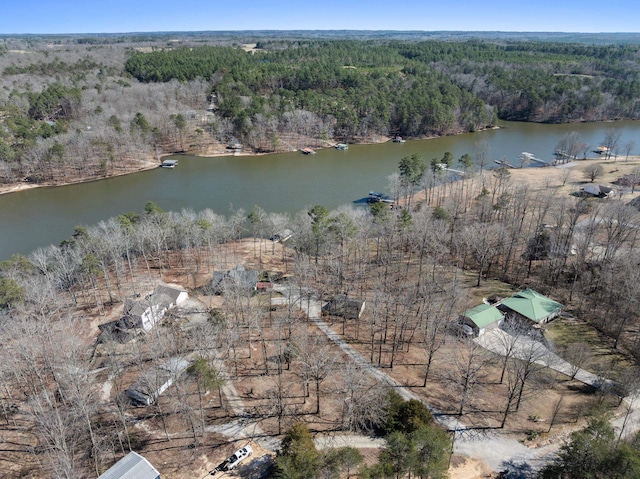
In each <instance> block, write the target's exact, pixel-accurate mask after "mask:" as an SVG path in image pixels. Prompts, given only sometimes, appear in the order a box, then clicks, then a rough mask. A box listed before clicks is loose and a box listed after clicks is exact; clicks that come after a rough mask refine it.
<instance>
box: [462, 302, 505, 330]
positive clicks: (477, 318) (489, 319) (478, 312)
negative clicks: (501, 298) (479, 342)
mask: <svg viewBox="0 0 640 479" xmlns="http://www.w3.org/2000/svg"><path fill="white" fill-rule="evenodd" d="M460 316H461V318H460V319H461V321H462V322H463V323H464V324H468V325H469V326H470V327H471V328H472V329H473V331H474V333H475V334H476V336H480V335H482V334H484V333H486V332H487V331H489V330H491V329H494V328H497V327H498V326H500V323H501V322H502V320H503V319H504V316H503V315H502V313H501V312H500V310H499V309H498V308H496V307H495V306H491V305H490V304H484V303H483V304H480V305H478V306H476V307H474V308H471V309H468V310H466V311H465V312H464V313H462V314H461V315H460Z"/></svg>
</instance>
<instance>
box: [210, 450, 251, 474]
mask: <svg viewBox="0 0 640 479" xmlns="http://www.w3.org/2000/svg"><path fill="white" fill-rule="evenodd" d="M251 454H253V449H251V446H245V447H243V448H241V449H238V450H237V451H236V452H234V453H233V454H232V455H231V456H229V457H228V458H227V459H225V461H224V462H223V463H221V464H220V465H219V466H218V467H216V468H215V471H231V470H232V469H234V468H235V467H236V466H237V465H238V464H240V463H241V462H242V461H244V460H245V459H246V458H247V457H249V456H250V455H251Z"/></svg>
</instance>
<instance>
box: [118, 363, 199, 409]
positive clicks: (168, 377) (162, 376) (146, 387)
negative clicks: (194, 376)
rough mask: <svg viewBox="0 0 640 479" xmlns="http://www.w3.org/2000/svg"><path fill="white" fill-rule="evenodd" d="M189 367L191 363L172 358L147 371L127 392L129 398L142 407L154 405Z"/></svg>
mask: <svg viewBox="0 0 640 479" xmlns="http://www.w3.org/2000/svg"><path fill="white" fill-rule="evenodd" d="M188 367H189V361H187V360H186V359H182V358H171V359H170V360H169V361H167V362H166V363H164V364H161V365H160V366H154V367H151V368H149V369H147V370H146V371H145V372H144V374H142V376H140V378H139V379H138V380H137V381H136V382H135V383H134V384H132V385H131V386H130V387H129V388H127V390H126V391H125V392H126V393H127V396H129V398H130V399H131V400H132V401H133V402H135V403H136V404H140V405H142V406H149V405H151V404H153V403H154V402H155V401H156V400H157V399H158V397H159V396H160V395H161V394H162V393H163V392H165V391H166V390H167V389H168V388H169V386H171V385H172V384H173V383H174V382H175V381H176V380H177V379H178V378H179V377H180V376H181V375H182V373H183V372H184V371H185V370H186V369H187V368H188Z"/></svg>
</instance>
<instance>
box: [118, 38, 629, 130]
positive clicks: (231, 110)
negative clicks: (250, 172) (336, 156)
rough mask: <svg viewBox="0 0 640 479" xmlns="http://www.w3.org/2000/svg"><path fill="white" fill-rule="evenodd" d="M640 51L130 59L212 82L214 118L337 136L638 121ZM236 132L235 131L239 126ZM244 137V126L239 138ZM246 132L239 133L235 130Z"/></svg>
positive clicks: (354, 48)
mask: <svg viewBox="0 0 640 479" xmlns="http://www.w3.org/2000/svg"><path fill="white" fill-rule="evenodd" d="M639 50H640V47H638V46H636V45H625V46H617V45H607V46H599V45H585V44H567V43H545V42H499V43H498V42H487V41H478V40H471V41H464V42H447V41H424V42H403V41H377V42H362V41H352V40H336V41H295V42H294V41H268V40H265V41H262V42H260V43H258V48H256V49H255V50H254V51H253V52H252V53H246V52H244V51H242V50H239V49H237V48H232V47H212V46H203V47H195V48H177V49H170V50H162V51H155V52H152V53H134V54H133V55H132V56H131V57H130V58H129V59H128V61H127V63H126V66H125V68H126V71H127V72H129V73H130V74H131V75H133V76H134V77H136V78H137V79H138V80H140V81H143V82H167V81H170V80H172V79H177V80H179V81H188V80H193V79H195V78H197V77H201V78H204V79H212V78H213V79H214V81H213V85H212V88H213V91H214V92H215V93H216V94H217V95H218V97H219V100H220V102H219V107H220V112H221V114H222V115H224V116H225V117H227V118H230V119H232V120H233V121H234V122H235V123H236V125H238V126H239V127H241V126H242V125H243V124H245V123H246V122H245V121H244V120H245V118H251V117H252V116H254V115H256V114H262V115H266V116H272V115H278V114H281V113H283V112H284V111H288V110H292V109H304V110H308V111H311V112H313V113H315V114H318V115H321V116H323V115H331V116H333V117H335V120H336V134H337V136H342V137H346V138H348V137H350V136H355V135H358V134H359V133H363V127H366V128H365V129H366V131H367V132H369V133H371V132H375V133H383V134H389V133H391V134H401V135H404V136H422V135H431V134H448V133H454V132H459V131H474V130H476V129H478V128H482V127H485V126H487V125H491V124H492V123H493V122H494V121H495V119H496V115H497V117H499V118H501V119H506V120H521V121H536V122H570V121H593V120H605V119H623V118H626V119H636V118H638V116H639V115H640V109H639V108H638V106H639V103H638V101H639V100H638V98H639V97H640V81H639V78H638V76H639V73H638V59H639V58H640V55H639ZM240 129H241V128H240ZM239 133H242V131H239ZM239 136H241V135H239Z"/></svg>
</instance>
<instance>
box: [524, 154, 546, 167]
mask: <svg viewBox="0 0 640 479" xmlns="http://www.w3.org/2000/svg"><path fill="white" fill-rule="evenodd" d="M520 161H521V165H522V166H524V164H525V162H527V161H533V162H534V163H539V164H541V165H545V166H549V163H548V162H546V161H544V160H541V159H540V158H536V157H535V156H533V153H528V152H526V151H523V152H522V153H521V154H520Z"/></svg>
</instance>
